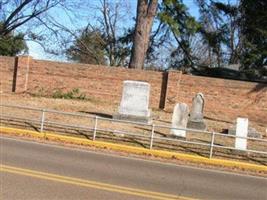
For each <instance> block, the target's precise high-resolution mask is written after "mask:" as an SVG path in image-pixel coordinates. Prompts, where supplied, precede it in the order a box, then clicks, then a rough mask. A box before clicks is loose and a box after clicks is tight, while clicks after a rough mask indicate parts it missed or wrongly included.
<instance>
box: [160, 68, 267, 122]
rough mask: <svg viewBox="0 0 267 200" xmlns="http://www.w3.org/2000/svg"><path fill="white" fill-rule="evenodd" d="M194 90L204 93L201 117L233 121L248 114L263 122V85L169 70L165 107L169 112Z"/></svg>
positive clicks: (266, 113) (266, 102) (266, 103)
mask: <svg viewBox="0 0 267 200" xmlns="http://www.w3.org/2000/svg"><path fill="white" fill-rule="evenodd" d="M198 92H202V93H203V94H204V96H205V117H210V118H212V119H214V118H215V119H224V120H225V121H233V120H234V119H236V117H239V116H240V117H249V119H250V120H252V121H257V122H259V123H262V124H267V84H265V83H255V82H244V81H236V80H227V79H219V78H210V77H201V76H191V75H185V74H181V73H179V72H175V71H170V72H169V80H168V87H167V94H166V96H167V99H166V104H165V109H166V110H169V111H171V110H172V109H173V107H174V104H175V103H176V102H184V103H187V104H188V105H189V106H190V107H191V103H192V99H193V97H194V95H195V94H196V93H198Z"/></svg>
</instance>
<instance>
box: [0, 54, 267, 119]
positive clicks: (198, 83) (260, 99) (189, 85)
mask: <svg viewBox="0 0 267 200" xmlns="http://www.w3.org/2000/svg"><path fill="white" fill-rule="evenodd" d="M14 63H15V59H14V58H10V57H0V67H1V69H0V70H1V90H2V91H3V92H11V91H12V83H14V79H13V78H14V77H16V79H15V86H16V87H14V88H15V92H23V91H25V90H27V92H29V93H33V94H38V93H39V94H52V93H53V91H55V90H56V89H60V90H62V91H70V90H72V89H74V88H79V89H80V91H81V92H84V93H85V94H86V96H87V97H89V98H90V97H92V98H94V99H103V100H105V101H110V102H114V103H119V102H120V99H121V93H122V82H123V81H124V80H139V81H146V82H149V83H150V84H151V95H150V103H151V107H152V108H159V107H161V108H163V107H165V110H167V111H170V112H172V109H173V107H174V105H175V103H177V102H185V103H187V104H188V105H189V106H191V102H192V98H193V97H194V95H195V94H196V93H198V92H202V93H203V94H204V96H205V108H204V110H205V117H207V118H212V119H220V120H225V121H233V120H234V119H235V118H236V117H238V116H242V117H249V119H250V120H253V121H257V122H259V123H262V124H267V84H264V83H253V82H244V81H235V80H226V79H219V78H209V77H201V76H191V75H184V74H181V73H180V72H177V71H169V72H168V73H164V72H155V71H142V70H135V69H125V68H114V67H105V66H95V65H86V64H70V63H62V62H50V61H43V60H34V59H31V58H28V57H19V58H18V59H17V64H16V65H15V64H14ZM14 66H17V67H14ZM14 69H17V73H15V75H16V76H14ZM164 100H166V101H164Z"/></svg>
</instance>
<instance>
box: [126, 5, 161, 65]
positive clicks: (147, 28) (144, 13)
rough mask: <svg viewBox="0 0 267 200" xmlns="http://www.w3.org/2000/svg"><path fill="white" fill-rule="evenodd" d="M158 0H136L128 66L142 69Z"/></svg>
mask: <svg viewBox="0 0 267 200" xmlns="http://www.w3.org/2000/svg"><path fill="white" fill-rule="evenodd" d="M157 7H158V0H138V4H137V17H136V23H135V32H134V39H133V47H132V54H131V59H130V63H129V68H137V69H143V67H144V62H145V58H146V54H147V50H148V46H149V38H150V33H151V29H152V25H153V20H154V18H155V15H156V12H157Z"/></svg>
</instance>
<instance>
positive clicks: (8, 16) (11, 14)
mask: <svg viewBox="0 0 267 200" xmlns="http://www.w3.org/2000/svg"><path fill="white" fill-rule="evenodd" d="M63 2H64V0H42V1H40V0H9V1H4V0H1V1H0V11H1V14H0V21H1V27H0V35H1V36H5V35H8V34H9V33H11V32H12V31H14V30H15V29H17V28H18V27H20V26H22V25H24V24H26V23H27V22H29V21H30V20H32V19H35V18H36V17H38V16H40V15H41V14H43V13H45V12H46V11H48V10H49V9H51V8H53V7H55V6H57V5H58V4H60V3H63Z"/></svg>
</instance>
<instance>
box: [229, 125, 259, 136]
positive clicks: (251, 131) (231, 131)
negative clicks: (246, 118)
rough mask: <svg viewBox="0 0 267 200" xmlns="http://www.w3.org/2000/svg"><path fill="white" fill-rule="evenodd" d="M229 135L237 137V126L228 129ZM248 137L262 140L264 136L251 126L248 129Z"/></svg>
mask: <svg viewBox="0 0 267 200" xmlns="http://www.w3.org/2000/svg"><path fill="white" fill-rule="evenodd" d="M228 134H229V135H236V125H234V126H231V127H230V128H229V129H228ZM248 137H252V138H259V139H261V138H262V134H261V133H260V132H258V131H257V130H256V129H255V128H253V127H251V126H249V127H248Z"/></svg>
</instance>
